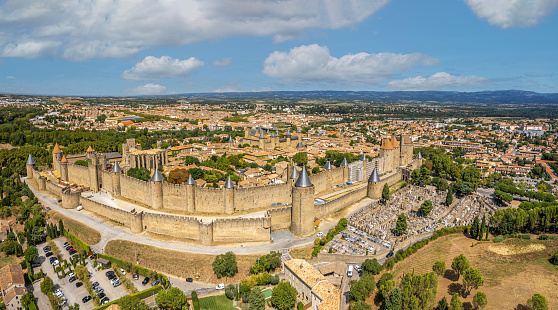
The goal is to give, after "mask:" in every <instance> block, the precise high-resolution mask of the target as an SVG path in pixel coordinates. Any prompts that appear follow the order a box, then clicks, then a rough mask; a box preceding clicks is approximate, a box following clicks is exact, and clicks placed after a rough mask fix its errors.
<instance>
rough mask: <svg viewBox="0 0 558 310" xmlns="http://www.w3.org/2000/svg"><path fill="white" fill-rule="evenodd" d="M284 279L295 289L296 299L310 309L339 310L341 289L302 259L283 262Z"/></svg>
mask: <svg viewBox="0 0 558 310" xmlns="http://www.w3.org/2000/svg"><path fill="white" fill-rule="evenodd" d="M283 266H284V269H285V270H284V271H285V279H286V280H287V281H288V282H289V283H290V284H291V285H292V286H293V287H294V288H295V289H296V291H297V293H298V300H300V301H302V303H304V304H305V305H307V304H309V303H311V304H312V305H311V309H316V310H318V309H319V310H339V309H340V308H339V306H340V300H339V298H340V297H341V291H340V290H339V288H337V286H335V285H333V284H332V283H331V282H329V281H328V280H327V279H326V278H325V277H324V276H323V275H322V274H321V273H320V272H319V271H318V270H317V269H316V268H314V267H312V265H310V264H309V263H307V262H306V261H305V260H303V259H291V260H289V261H286V262H285V263H284V265H283Z"/></svg>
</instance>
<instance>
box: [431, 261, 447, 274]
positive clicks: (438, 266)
mask: <svg viewBox="0 0 558 310" xmlns="http://www.w3.org/2000/svg"><path fill="white" fill-rule="evenodd" d="M432 270H433V271H434V272H435V273H436V274H437V275H439V276H441V275H443V274H444V273H445V272H446V262H444V261H443V260H439V261H436V262H435V263H434V265H433V266H432Z"/></svg>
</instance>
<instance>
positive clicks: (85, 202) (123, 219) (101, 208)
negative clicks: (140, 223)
mask: <svg viewBox="0 0 558 310" xmlns="http://www.w3.org/2000/svg"><path fill="white" fill-rule="evenodd" d="M80 202H81V205H82V206H83V208H84V209H85V210H88V211H91V212H93V213H97V214H98V215H101V216H103V217H106V218H108V219H111V220H113V221H116V222H118V223H121V224H124V225H125V226H128V227H129V226H130V224H131V213H130V212H128V211H126V210H122V209H119V208H115V207H112V206H107V205H105V204H102V203H100V202H97V201H94V200H91V199H88V198H85V197H83V196H81V199H80Z"/></svg>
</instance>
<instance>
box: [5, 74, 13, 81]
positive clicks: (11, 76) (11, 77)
mask: <svg viewBox="0 0 558 310" xmlns="http://www.w3.org/2000/svg"><path fill="white" fill-rule="evenodd" d="M6 79H8V80H15V76H13V75H8V76H6Z"/></svg>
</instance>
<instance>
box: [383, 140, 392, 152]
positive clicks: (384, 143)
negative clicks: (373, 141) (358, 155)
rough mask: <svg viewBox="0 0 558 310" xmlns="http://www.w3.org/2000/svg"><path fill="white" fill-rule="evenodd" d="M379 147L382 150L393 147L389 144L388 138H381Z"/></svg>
mask: <svg viewBox="0 0 558 310" xmlns="http://www.w3.org/2000/svg"><path fill="white" fill-rule="evenodd" d="M380 149H382V150H391V149H393V146H392V145H391V142H390V141H389V139H388V138H385V139H382V146H381V147H380Z"/></svg>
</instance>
